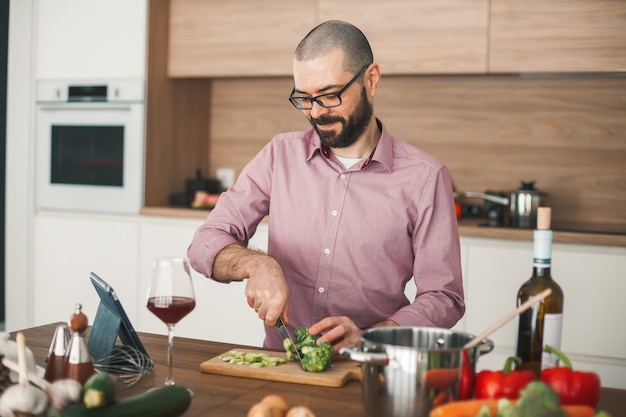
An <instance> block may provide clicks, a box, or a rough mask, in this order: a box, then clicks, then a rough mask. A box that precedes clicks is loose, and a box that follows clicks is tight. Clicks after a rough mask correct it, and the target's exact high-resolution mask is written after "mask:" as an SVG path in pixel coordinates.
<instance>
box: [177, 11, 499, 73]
mask: <svg viewBox="0 0 626 417" xmlns="http://www.w3.org/2000/svg"><path fill="white" fill-rule="evenodd" d="M488 17H489V10H488V0H391V1H384V2H381V1H373V0H341V1H336V0H297V1H286V0H264V1H259V0H231V1H224V0H171V4H170V28H169V30H170V37H169V64H168V74H169V76H170V77H237V76H280V75H283V76H289V75H291V73H292V71H291V61H292V58H293V52H294V50H295V48H296V46H297V44H298V42H299V41H300V40H301V39H302V38H303V37H304V36H305V35H306V34H307V33H308V32H309V31H310V30H311V29H312V28H313V27H314V26H315V25H317V24H318V23H320V22H323V21H326V20H330V19H340V20H345V21H348V22H351V23H353V24H355V25H356V26H358V27H359V28H360V29H361V30H362V31H363V32H364V33H365V34H366V36H367V37H368V39H369V40H370V42H371V44H372V49H373V50H374V58H375V60H376V62H378V63H380V64H381V66H382V70H383V72H384V73H385V74H431V73H432V74H458V73H464V74H468V73H485V72H486V67H487V31H488V30H487V27H488V25H487V21H488Z"/></svg>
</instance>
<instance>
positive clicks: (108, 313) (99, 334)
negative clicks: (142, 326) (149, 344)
mask: <svg viewBox="0 0 626 417" xmlns="http://www.w3.org/2000/svg"><path fill="white" fill-rule="evenodd" d="M89 278H90V279H91V282H92V284H93V286H94V287H95V289H96V292H97V293H98V295H99V296H100V304H99V305H98V311H97V312H96V317H95V318H94V320H93V324H92V326H91V332H90V333H89V339H88V342H87V349H88V350H89V353H91V355H92V356H93V357H94V360H96V361H97V362H106V361H105V360H103V359H102V358H106V357H107V356H108V355H111V352H112V351H113V348H114V347H115V342H116V340H117V338H118V337H119V339H120V341H121V342H122V344H123V345H125V346H129V347H132V348H134V349H136V350H137V351H139V352H141V353H142V354H143V355H145V356H146V358H149V356H148V352H146V349H145V347H144V346H143V343H141V340H139V336H138V335H137V333H136V332H135V329H134V328H133V325H132V324H131V322H130V320H129V319H128V316H127V315H126V312H125V311H124V307H122V303H120V300H119V299H118V298H117V294H116V293H115V290H113V288H112V287H111V286H110V285H109V284H107V283H106V281H104V280H103V279H102V278H100V277H99V276H98V275H96V274H95V273H94V272H92V273H91V274H90V275H89ZM103 364H104V365H106V363H103Z"/></svg>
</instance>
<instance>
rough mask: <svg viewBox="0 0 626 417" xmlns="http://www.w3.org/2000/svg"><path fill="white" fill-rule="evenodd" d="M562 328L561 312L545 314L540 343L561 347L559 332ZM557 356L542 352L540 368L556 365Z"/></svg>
mask: <svg viewBox="0 0 626 417" xmlns="http://www.w3.org/2000/svg"><path fill="white" fill-rule="evenodd" d="M562 330H563V314H546V315H545V316H544V317H543V342H542V345H543V346H544V347H545V346H546V345H550V346H552V347H554V348H556V349H559V350H560V349H561V332H562ZM558 362H559V358H558V357H557V356H556V355H555V354H553V353H547V352H543V353H542V355H541V369H547V368H554V367H555V366H558Z"/></svg>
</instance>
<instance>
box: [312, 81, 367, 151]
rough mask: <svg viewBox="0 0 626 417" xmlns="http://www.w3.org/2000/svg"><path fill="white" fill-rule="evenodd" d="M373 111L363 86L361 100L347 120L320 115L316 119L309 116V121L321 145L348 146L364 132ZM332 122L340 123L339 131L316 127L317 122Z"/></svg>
mask: <svg viewBox="0 0 626 417" xmlns="http://www.w3.org/2000/svg"><path fill="white" fill-rule="evenodd" d="M373 112H374V109H373V108H372V106H371V105H370V103H369V102H368V101H367V92H366V91H365V87H363V89H362V90H361V101H360V102H359V105H358V106H357V107H356V109H355V110H354V112H353V113H352V115H350V118H349V119H348V120H346V119H344V118H343V117H339V116H322V117H320V118H317V119H314V118H310V119H309V122H310V123H311V126H313V129H315V131H316V132H317V134H318V135H319V137H320V141H321V142H322V144H323V145H326V146H328V147H329V148H347V147H348V146H350V145H352V144H354V143H355V142H356V141H357V139H359V137H360V136H361V135H362V134H363V132H365V129H366V128H367V126H368V125H369V122H370V120H371V118H372V114H373ZM334 122H340V123H341V126H342V129H341V131H340V132H339V133H335V132H332V131H320V130H319V129H318V128H317V125H318V124H325V123H334Z"/></svg>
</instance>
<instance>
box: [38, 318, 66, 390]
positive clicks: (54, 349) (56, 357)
mask: <svg viewBox="0 0 626 417" xmlns="http://www.w3.org/2000/svg"><path fill="white" fill-rule="evenodd" d="M69 341H70V333H69V330H68V328H67V326H66V325H65V324H59V325H58V326H57V328H56V330H55V332H54V336H53V337H52V342H51V343H50V350H49V351H48V356H47V357H46V372H45V373H44V376H43V377H44V379H45V380H46V381H48V382H54V381H56V380H57V379H62V378H63V377H64V376H65V357H66V355H67V346H68V344H69Z"/></svg>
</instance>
